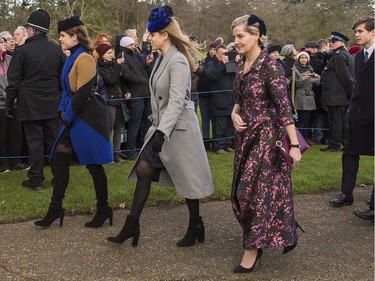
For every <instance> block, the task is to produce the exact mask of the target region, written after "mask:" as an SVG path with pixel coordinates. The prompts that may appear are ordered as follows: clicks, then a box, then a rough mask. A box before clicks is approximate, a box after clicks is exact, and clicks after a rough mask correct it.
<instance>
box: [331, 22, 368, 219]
mask: <svg viewBox="0 0 375 281" xmlns="http://www.w3.org/2000/svg"><path fill="white" fill-rule="evenodd" d="M353 30H354V32H355V38H356V40H357V42H358V43H359V44H361V45H362V47H363V49H362V51H361V52H359V53H358V54H357V56H356V58H355V81H356V82H355V87H354V91H353V95H352V98H351V100H350V105H349V114H348V119H349V124H348V127H347V139H346V142H345V146H344V152H343V155H342V167H343V174H342V194H340V195H339V196H338V197H336V198H334V199H332V200H331V201H330V203H331V205H332V206H334V207H341V206H343V205H351V204H353V189H354V186H355V181H356V176H357V172H358V167H359V155H372V156H374V48H375V30H374V18H373V17H365V18H362V19H359V20H357V21H356V22H355V23H354V24H353ZM369 205H370V210H368V211H365V212H361V211H356V212H354V214H355V215H357V216H359V217H361V218H366V219H369V220H374V192H373V193H372V196H371V200H370V204H369Z"/></svg>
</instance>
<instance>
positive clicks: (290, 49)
mask: <svg viewBox="0 0 375 281" xmlns="http://www.w3.org/2000/svg"><path fill="white" fill-rule="evenodd" d="M293 50H294V46H293V44H288V45H285V46H284V47H283V48H282V49H281V52H280V55H282V56H288V55H290V54H291V53H293Z"/></svg>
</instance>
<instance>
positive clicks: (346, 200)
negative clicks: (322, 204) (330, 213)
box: [329, 193, 354, 207]
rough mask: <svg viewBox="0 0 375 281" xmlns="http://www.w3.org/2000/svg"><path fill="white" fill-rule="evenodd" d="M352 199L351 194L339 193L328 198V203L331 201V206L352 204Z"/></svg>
mask: <svg viewBox="0 0 375 281" xmlns="http://www.w3.org/2000/svg"><path fill="white" fill-rule="evenodd" d="M353 201H354V198H353V196H349V195H345V194H343V193H341V194H340V195H339V196H337V197H336V198H334V199H331V200H329V203H331V206H332V207H342V206H344V205H353Z"/></svg>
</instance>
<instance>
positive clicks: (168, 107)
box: [128, 45, 213, 199]
mask: <svg viewBox="0 0 375 281" xmlns="http://www.w3.org/2000/svg"><path fill="white" fill-rule="evenodd" d="M150 77H151V78H150V92H151V109H152V123H153V125H152V126H151V127H150V129H149V131H148V133H147V135H146V137H145V143H144V145H143V148H142V150H141V153H142V151H143V149H144V147H145V145H146V144H147V143H148V142H149V141H150V139H151V137H152V136H153V134H154V133H155V131H156V130H159V131H161V132H163V133H164V134H165V137H164V138H165V141H164V144H163V147H162V151H161V152H160V153H159V156H160V159H161V161H162V162H163V165H164V167H165V168H164V169H162V171H161V173H160V177H159V181H158V182H153V183H155V184H159V185H163V186H174V187H175V188H176V191H177V193H178V194H179V195H181V196H183V197H185V198H188V199H199V198H203V197H206V196H209V195H211V194H212V193H213V183H212V177H211V172H210V167H209V165H208V160H207V155H206V151H205V149H204V145H203V140H202V137H201V133H200V129H199V125H198V119H197V116H196V114H195V111H194V103H193V102H192V101H190V100H188V99H187V98H186V97H190V85H191V77H190V69H189V64H188V62H187V59H186V58H185V57H184V55H183V54H182V53H181V52H179V51H178V50H177V48H176V47H175V46H174V45H171V47H170V48H169V49H168V51H167V53H166V54H165V55H164V56H160V57H159V58H158V60H157V61H156V63H155V66H154V69H153V71H152V73H151V76H150ZM137 162H138V159H137V161H136V163H135V165H134V166H133V168H132V169H131V171H130V173H129V176H128V179H132V180H136V178H137V176H136V172H135V166H136V164H137Z"/></svg>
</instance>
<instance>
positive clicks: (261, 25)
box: [247, 15, 267, 36]
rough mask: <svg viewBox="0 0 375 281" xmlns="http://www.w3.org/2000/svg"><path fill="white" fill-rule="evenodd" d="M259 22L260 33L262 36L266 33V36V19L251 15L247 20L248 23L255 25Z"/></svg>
mask: <svg viewBox="0 0 375 281" xmlns="http://www.w3.org/2000/svg"><path fill="white" fill-rule="evenodd" d="M256 23H258V24H259V33H260V36H262V35H264V36H266V35H267V27H266V24H265V23H264V21H263V20H262V19H260V18H258V17H257V16H256V15H251V16H250V17H249V19H248V20H247V25H248V26H249V25H254V24H256Z"/></svg>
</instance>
